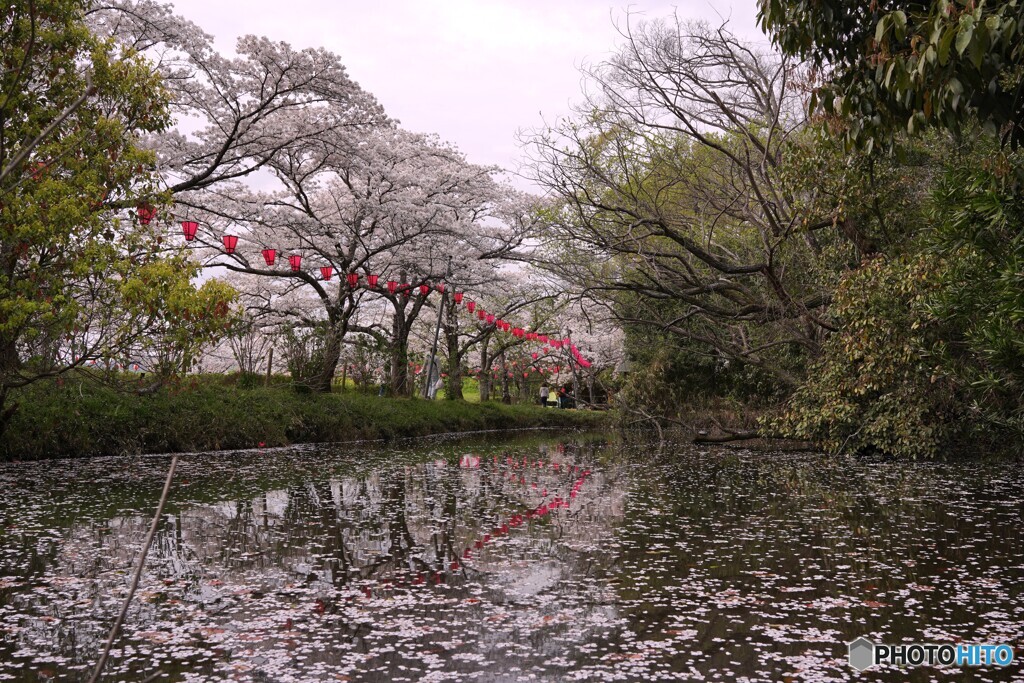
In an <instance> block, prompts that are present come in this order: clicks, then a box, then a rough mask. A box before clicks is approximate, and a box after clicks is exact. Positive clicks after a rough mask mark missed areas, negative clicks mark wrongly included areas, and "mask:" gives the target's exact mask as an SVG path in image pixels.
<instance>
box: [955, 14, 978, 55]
mask: <svg viewBox="0 0 1024 683" xmlns="http://www.w3.org/2000/svg"><path fill="white" fill-rule="evenodd" d="M973 35H974V18H973V17H971V16H965V17H964V18H963V19H962V20H961V21H960V30H959V32H957V34H956V51H957V53H958V54H961V55H962V54H963V53H964V50H966V49H967V46H968V45H970V44H971V37H972V36H973Z"/></svg>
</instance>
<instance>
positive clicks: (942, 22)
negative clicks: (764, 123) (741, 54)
mask: <svg viewBox="0 0 1024 683" xmlns="http://www.w3.org/2000/svg"><path fill="white" fill-rule="evenodd" d="M759 16H760V20H761V25H762V28H764V29H765V30H766V31H768V32H770V33H771V34H772V36H773V38H774V40H775V42H776V43H777V44H778V45H779V47H781V48H782V50H783V51H784V52H786V53H788V54H790V55H795V56H799V57H801V58H802V59H805V60H808V61H809V62H810V63H811V64H812V65H813V66H814V67H815V68H816V69H817V70H818V71H819V72H821V73H827V77H828V82H827V83H826V84H825V85H824V86H823V87H822V88H821V89H820V91H818V92H815V93H814V94H813V95H812V97H811V101H810V106H811V109H812V110H813V109H815V107H816V104H817V102H818V101H820V102H821V104H822V105H823V106H824V109H825V111H826V112H827V113H828V114H831V115H834V116H838V117H840V118H841V123H842V125H843V127H844V128H845V131H844V134H845V136H846V138H847V139H848V140H849V141H851V142H853V143H855V144H857V145H860V146H862V147H864V148H866V149H867V150H868V151H871V149H872V148H873V147H874V146H875V145H876V144H877V143H879V142H889V141H891V140H892V136H893V135H894V134H895V133H898V132H900V131H907V132H910V133H914V132H916V131H918V130H921V129H923V128H924V127H926V126H930V125H937V126H940V127H942V128H945V129H947V130H950V131H959V130H960V129H961V127H962V126H963V125H964V124H965V122H969V121H970V120H971V119H972V115H973V116H976V117H977V119H978V120H980V121H981V122H982V123H983V124H984V125H985V126H986V127H987V128H989V129H991V130H993V131H995V130H998V131H1000V132H1001V133H1002V134H1003V136H1004V139H1006V140H1008V141H1009V142H1010V143H1012V144H1013V145H1014V146H1017V145H1019V144H1020V143H1021V142H1022V141H1024V127H1022V125H1021V124H1022V114H1024V101H1022V99H1021V98H1020V97H1019V92H1020V88H1021V85H1022V83H1024V80H1022V77H1024V40H1022V37H1024V5H1021V4H1020V3H1019V2H1018V0H1003V1H995V2H975V1H974V0H970V1H967V2H964V1H962V0H956V1H954V0H934V1H933V2H926V3H913V4H907V3H894V2H891V1H887V0H872V1H871V2H869V3H863V2H847V1H845V0H760V13H759Z"/></svg>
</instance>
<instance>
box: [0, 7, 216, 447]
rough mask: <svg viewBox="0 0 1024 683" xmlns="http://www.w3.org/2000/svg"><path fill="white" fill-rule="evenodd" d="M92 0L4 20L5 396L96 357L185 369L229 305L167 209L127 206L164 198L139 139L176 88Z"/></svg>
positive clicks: (21, 11) (1, 385)
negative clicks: (170, 225)
mask: <svg viewBox="0 0 1024 683" xmlns="http://www.w3.org/2000/svg"><path fill="white" fill-rule="evenodd" d="M87 6H88V3H85V2H82V1H76V0H37V1H36V2H32V3H27V2H18V1H16V2H14V3H13V4H11V5H10V6H9V7H8V8H7V9H5V11H4V13H3V15H2V18H0V22H2V25H3V31H0V51H2V54H3V57H4V69H3V71H2V73H0V93H2V95H0V167H2V168H3V169H4V175H3V178H2V179H0V407H2V406H3V401H4V398H5V397H6V396H7V394H8V393H9V391H10V390H11V389H12V388H15V387H20V386H24V385H26V384H29V383H31V382H34V381H37V380H38V379H40V378H43V377H48V376H53V375H59V374H62V373H65V372H67V371H68V370H70V369H74V368H76V367H81V366H82V365H84V364H85V363H86V362H87V361H88V360H99V361H104V360H106V359H111V358H125V357H134V358H140V357H146V358H149V359H152V361H153V363H152V365H153V369H154V370H155V371H156V373H157V374H158V375H163V376H166V375H170V374H174V373H177V372H182V371H184V370H187V369H188V367H190V365H191V363H192V362H193V360H194V358H195V357H196V354H197V353H198V350H199V349H200V348H201V347H202V346H203V345H204V344H206V343H208V342H210V341H213V340H215V339H217V338H218V337H219V336H220V335H221V334H222V333H223V331H224V325H225V324H228V322H229V318H230V316H231V312H230V304H231V303H232V302H233V299H234V293H233V291H232V290H231V289H230V288H228V287H226V286H225V285H223V284H222V283H219V282H211V283H207V284H206V285H204V286H203V287H202V288H199V289H197V288H195V287H194V286H193V285H192V283H191V279H192V278H193V277H194V276H195V275H196V273H197V269H196V267H195V266H194V265H191V264H189V263H188V261H187V260H186V259H185V258H183V257H180V256H173V255H172V256H170V257H167V256H166V255H165V251H166V250H164V249H163V247H162V246H161V244H160V242H161V238H160V235H159V229H158V223H159V221H160V219H161V217H160V216H159V215H157V217H156V219H155V220H154V221H153V222H152V223H151V224H150V225H148V226H144V225H141V224H140V223H136V222H135V220H133V219H132V218H131V217H130V216H129V215H128V212H127V211H126V209H127V208H128V207H134V206H135V205H136V204H139V203H143V202H145V203H147V204H149V205H150V206H152V207H153V208H155V209H157V210H158V212H159V208H160V207H161V203H162V201H163V200H165V199H166V197H165V196H164V195H163V194H162V193H160V192H158V191H157V190H156V187H155V180H156V178H155V173H154V171H153V167H154V162H155V159H154V156H153V154H152V153H150V152H148V151H145V150H144V149H142V147H141V146H140V145H139V139H140V137H141V136H142V135H146V134H151V133H158V132H160V131H162V130H164V129H165V128H166V126H167V125H168V122H169V118H168V95H167V93H166V91H165V90H164V88H163V87H162V85H161V81H160V79H159V77H158V76H157V74H156V72H155V71H154V69H153V67H152V66H151V65H150V64H148V63H147V62H145V61H144V60H142V59H141V58H139V57H138V56H137V55H134V54H132V53H128V52H122V51H120V50H119V49H118V48H116V47H115V45H114V43H113V42H112V41H101V40H99V39H97V38H96V37H95V36H93V35H91V34H90V33H89V31H88V30H87V28H86V26H85V24H84V22H83V12H84V10H85V9H86V7H87ZM83 96H85V97H84V99H82V98H83ZM65 115H66V116H65ZM62 116H64V117H65V118H63V119H62V118H61V117H62ZM51 124H55V127H54V128H53V130H52V131H51V132H50V133H49V134H48V135H47V136H43V137H42V138H41V139H40V136H41V134H42V133H43V132H44V131H45V130H46V129H47V127H49V126H51ZM33 141H37V142H36V143H33ZM33 145H34V146H33ZM23 153H25V154H27V156H25V154H23ZM22 158H23V160H22V161H20V162H19V159H22ZM3 422H4V419H3V414H2V413H0V430H2V428H3Z"/></svg>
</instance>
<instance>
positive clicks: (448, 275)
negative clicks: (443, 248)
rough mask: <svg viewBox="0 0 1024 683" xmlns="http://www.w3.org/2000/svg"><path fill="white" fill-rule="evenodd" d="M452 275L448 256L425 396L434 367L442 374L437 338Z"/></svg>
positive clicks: (426, 395)
mask: <svg viewBox="0 0 1024 683" xmlns="http://www.w3.org/2000/svg"><path fill="white" fill-rule="evenodd" d="M451 277H452V257H451V256H449V257H448V266H447V267H446V268H445V271H444V280H443V282H444V289H442V290H441V303H440V304H438V306H437V325H436V326H435V327H434V345H433V346H432V347H431V348H430V362H429V363H427V368H426V372H424V373H423V374H424V375H426V378H425V379H424V380H423V398H430V385H431V384H432V382H433V380H432V377H433V375H434V373H433V369H434V368H435V367H436V368H437V376H438V377H440V376H441V364H440V363H438V362H437V339H438V337H440V336H441V316H442V315H444V304H445V300H446V299H447V298H448V280H450V279H451Z"/></svg>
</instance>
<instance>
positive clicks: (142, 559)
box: [89, 454, 178, 683]
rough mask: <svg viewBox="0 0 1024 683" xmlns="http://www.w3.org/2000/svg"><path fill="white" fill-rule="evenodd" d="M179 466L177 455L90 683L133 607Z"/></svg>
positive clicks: (94, 681)
mask: <svg viewBox="0 0 1024 683" xmlns="http://www.w3.org/2000/svg"><path fill="white" fill-rule="evenodd" d="M177 466H178V456H177V454H175V455H174V457H172V458H171V466H170V468H168V470H167V480H166V481H164V490H163V493H161V494H160V502H159V503H157V506H156V512H155V513H153V523H152V524H150V525H149V533H148V534H147V535H146V541H145V543H143V544H142V554H141V555H139V563H138V564H137V565H135V576H133V577H132V585H131V587H130V588H129V589H128V595H127V597H125V599H124V604H123V605H121V613H120V614H118V615H117V620H116V621H115V622H114V625H113V626H112V627H111V628H110V635H109V636H108V637H107V644H106V645H104V647H103V654H102V655H100V659H99V661H98V662H96V670H95V671H93V672H92V678H90V679H89V683H96V681H98V680H99V679H100V674H101V673H103V667H104V666H105V665H106V663H107V657H109V656H110V648H111V647H113V645H114V641H115V640H116V639H117V634H118V632H119V631H120V630H121V625H122V624H123V623H124V619H125V617H126V616H127V615H128V608H129V607H131V604H132V598H133V597H135V589H136V588H138V587H139V579H140V578H141V577H142V568H143V567H144V566H145V565H146V555H148V554H149V546H151V545H152V544H153V537H154V536H156V528H157V526H159V524H160V517H161V516H162V515H163V512H164V503H166V502H167V494H168V493H169V492H170V490H171V481H172V480H173V479H174V470H175V468H177Z"/></svg>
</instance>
